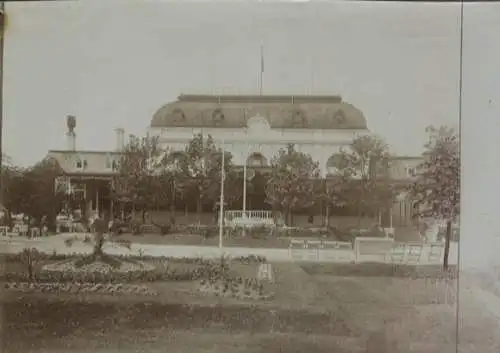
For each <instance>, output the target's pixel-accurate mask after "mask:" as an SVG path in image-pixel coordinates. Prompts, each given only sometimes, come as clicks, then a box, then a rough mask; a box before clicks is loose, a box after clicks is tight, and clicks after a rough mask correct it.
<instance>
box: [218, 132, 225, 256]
mask: <svg viewBox="0 0 500 353" xmlns="http://www.w3.org/2000/svg"><path fill="white" fill-rule="evenodd" d="M224 155H225V150H224V140H223V141H222V163H221V177H220V201H219V203H220V207H219V249H221V250H222V239H223V234H224V230H223V228H224V179H225V174H226V173H225V156H224Z"/></svg>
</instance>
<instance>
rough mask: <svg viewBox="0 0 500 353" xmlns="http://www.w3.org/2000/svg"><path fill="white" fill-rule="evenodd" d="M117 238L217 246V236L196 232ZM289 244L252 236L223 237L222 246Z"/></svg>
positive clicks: (275, 239) (276, 238)
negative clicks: (205, 235)
mask: <svg viewBox="0 0 500 353" xmlns="http://www.w3.org/2000/svg"><path fill="white" fill-rule="evenodd" d="M117 237H118V238H119V239H123V240H128V241H130V242H132V243H136V244H161V245H197V246H218V245H219V238H218V237H211V238H204V237H202V236H201V235H197V234H167V235H164V236H162V235H160V234H143V235H132V234H123V235H119V236H117ZM289 245H290V239H289V238H278V237H269V238H266V239H256V238H252V237H238V238H224V246H228V247H231V246H233V247H244V248H271V249H286V248H288V246H289Z"/></svg>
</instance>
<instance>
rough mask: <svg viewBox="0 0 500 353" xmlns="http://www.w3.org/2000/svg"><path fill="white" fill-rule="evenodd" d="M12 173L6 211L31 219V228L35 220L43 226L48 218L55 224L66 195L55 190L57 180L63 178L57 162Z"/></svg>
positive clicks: (48, 161)
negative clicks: (43, 220) (32, 221)
mask: <svg viewBox="0 0 500 353" xmlns="http://www.w3.org/2000/svg"><path fill="white" fill-rule="evenodd" d="M10 173H11V174H10V180H9V181H8V183H7V185H6V186H7V188H6V190H5V191H6V193H5V201H6V207H7V208H8V209H9V210H10V211H11V212H15V213H24V214H25V215H27V216H28V218H29V223H28V224H31V220H34V221H35V223H36V224H38V225H39V224H40V223H41V220H42V218H43V217H44V216H48V217H49V219H50V220H55V217H56V215H57V213H59V211H60V208H61V204H62V201H63V199H64V192H62V191H60V190H54V186H55V179H56V177H58V176H60V175H61V174H62V169H61V168H60V166H59V164H58V163H57V161H56V160H54V159H51V158H46V159H44V160H42V161H41V162H39V163H37V164H36V165H34V166H33V167H30V168H26V169H22V168H17V169H15V170H11V172H10Z"/></svg>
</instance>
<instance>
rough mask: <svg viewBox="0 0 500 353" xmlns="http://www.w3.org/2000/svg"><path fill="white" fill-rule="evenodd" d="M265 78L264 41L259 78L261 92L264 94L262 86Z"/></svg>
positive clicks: (261, 43) (261, 47)
mask: <svg viewBox="0 0 500 353" xmlns="http://www.w3.org/2000/svg"><path fill="white" fill-rule="evenodd" d="M263 79H264V42H262V41H261V42H260V80H259V93H260V95H261V96H262V86H263V83H264V82H263Z"/></svg>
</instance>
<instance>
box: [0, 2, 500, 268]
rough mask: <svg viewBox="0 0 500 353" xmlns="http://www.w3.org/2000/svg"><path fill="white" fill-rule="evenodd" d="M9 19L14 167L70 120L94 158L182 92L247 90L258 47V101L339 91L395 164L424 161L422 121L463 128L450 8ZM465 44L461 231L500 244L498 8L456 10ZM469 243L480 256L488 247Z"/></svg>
mask: <svg viewBox="0 0 500 353" xmlns="http://www.w3.org/2000/svg"><path fill="white" fill-rule="evenodd" d="M6 12H7V14H8V24H7V29H6V33H5V52H4V131H3V134H4V142H3V143H4V150H5V152H6V153H7V154H8V155H9V156H10V157H11V158H12V159H13V161H14V162H15V163H18V164H22V165H29V164H32V163H34V162H36V161H37V160H39V159H41V158H43V157H44V156H45V154H46V152H47V150H49V149H62V148H64V146H65V143H64V132H65V130H66V121H65V119H66V116H67V115H68V114H72V115H75V116H76V117H77V127H76V133H77V147H78V148H80V149H97V150H102V149H111V148H113V147H114V143H115V142H114V131H113V129H114V128H116V127H123V128H124V129H125V130H126V132H127V133H134V134H144V133H145V131H146V127H147V126H148V124H149V122H150V120H151V118H152V116H153V114H154V112H155V111H156V110H157V109H158V108H159V107H161V106H162V105H163V104H165V103H167V102H170V101H172V100H175V99H176V97H177V96H178V95H179V94H180V93H219V94H238V93H257V92H258V87H259V85H258V82H259V80H258V76H259V70H260V44H261V42H263V44H264V58H265V72H264V81H263V92H264V94H340V95H342V97H343V98H344V100H346V101H347V102H349V103H352V104H354V105H355V106H356V107H358V108H359V109H361V110H362V111H363V113H364V114H365V116H366V119H367V121H368V126H369V128H370V130H371V131H372V132H374V133H375V134H378V135H380V136H382V137H384V138H385V139H386V140H387V142H388V143H389V144H390V146H391V150H392V152H393V153H395V154H399V155H418V154H420V153H421V152H422V148H423V144H424V143H425V141H426V137H427V136H426V133H425V127H426V126H428V125H435V126H438V125H443V124H446V125H449V126H452V127H457V128H458V125H459V81H460V75H459V72H460V24H461V22H460V5H459V4H448V3H447V4H438V3H428V4H422V3H381V2H376V3H370V2H360V3H357V2H353V1H349V2H330V3H324V2H323V3H318V2H310V3H295V4H293V3H280V4H276V3H274V4H269V3H255V2H253V3H249V2H243V1H238V2H233V3H230V2H229V3H228V2H225V3H215V2H203V3H191V2H190V3H187V2H184V3H172V2H166V1H140V2H139V1H135V2H131V1H126V0H120V1H116V0H106V1H104V0H102V1H78V2H75V1H73V2H60V1H58V2H47V3H44V2H34V3H25V2H9V3H7V5H6ZM463 34H464V42H463V43H464V45H463V83H464V90H463V105H462V108H463V111H462V113H463V114H462V116H463V119H462V125H461V142H462V156H463V157H462V162H463V172H462V181H463V190H462V192H463V195H462V198H463V199H464V198H465V199H466V200H467V202H464V203H463V207H462V210H463V212H462V222H464V219H465V218H467V219H468V221H467V222H465V223H466V225H465V229H467V232H470V233H471V234H473V233H474V234H476V233H481V234H485V233H488V236H492V235H495V236H496V234H497V233H498V231H497V229H498V228H499V226H500V221H498V220H497V219H498V218H499V217H497V216H496V215H493V214H492V213H491V210H492V209H495V208H497V207H496V203H497V201H496V200H497V199H498V197H494V196H493V195H495V192H493V189H492V186H491V185H494V184H492V183H494V181H495V180H496V175H498V172H499V171H500V169H499V164H498V157H497V156H498V152H497V151H498V150H500V149H499V148H498V147H500V146H496V145H495V144H498V143H499V141H500V132H499V129H498V121H499V116H500V115H499V111H500V79H499V77H500V65H499V63H500V4H467V5H465V9H464V33H463ZM498 194H499V193H496V195H498ZM464 210H466V212H465V211H464ZM481 227H483V228H481ZM485 227H486V228H485ZM478 229H488V230H481V231H479V230H478ZM468 239H471V240H470V241H472V239H473V237H471V238H468ZM499 239H500V237H499ZM479 243H480V244H482V245H477V246H482V248H481V250H480V251H479V250H478V251H474V252H473V253H474V254H479V255H477V257H478V259H479V258H484V256H481V255H480V254H482V252H485V251H491V247H490V246H488V244H489V243H488V242H479ZM475 246H476V245H475ZM471 254H472V252H471Z"/></svg>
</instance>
